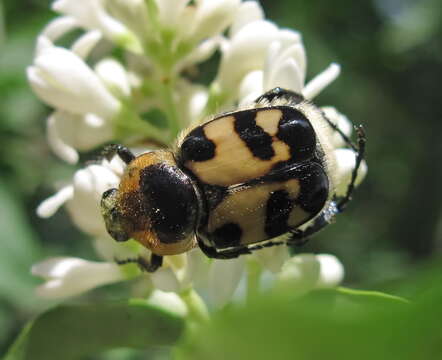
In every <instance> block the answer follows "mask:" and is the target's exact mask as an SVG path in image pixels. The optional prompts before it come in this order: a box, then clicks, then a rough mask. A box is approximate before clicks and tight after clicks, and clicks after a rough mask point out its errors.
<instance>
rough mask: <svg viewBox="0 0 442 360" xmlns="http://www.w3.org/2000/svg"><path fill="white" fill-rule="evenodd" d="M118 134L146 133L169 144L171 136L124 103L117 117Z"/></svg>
mask: <svg viewBox="0 0 442 360" xmlns="http://www.w3.org/2000/svg"><path fill="white" fill-rule="evenodd" d="M115 125H116V129H117V136H121V137H123V136H126V135H128V134H129V135H134V134H144V135H146V136H147V137H149V138H150V139H153V140H156V141H158V142H160V143H163V144H168V143H169V140H170V137H169V136H168V135H167V134H166V133H165V132H163V131H161V130H160V129H158V128H157V127H156V126H154V125H152V124H149V123H148V122H147V121H144V120H143V119H142V118H140V117H139V116H138V114H137V113H136V112H135V111H133V110H132V109H131V107H130V106H128V105H122V107H121V110H120V113H119V114H118V116H117V117H116V119H115Z"/></svg>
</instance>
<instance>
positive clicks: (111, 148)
mask: <svg viewBox="0 0 442 360" xmlns="http://www.w3.org/2000/svg"><path fill="white" fill-rule="evenodd" d="M101 154H102V156H103V157H104V158H106V159H107V160H109V161H110V160H111V159H112V157H113V156H114V155H115V154H117V155H118V156H119V157H120V159H121V160H123V161H124V162H125V163H126V164H129V163H130V162H131V161H132V160H133V159H135V155H134V154H133V153H132V151H130V150H129V149H128V148H127V147H125V146H123V145H120V144H110V145H107V146H105V147H104V149H103V151H102V153H101Z"/></svg>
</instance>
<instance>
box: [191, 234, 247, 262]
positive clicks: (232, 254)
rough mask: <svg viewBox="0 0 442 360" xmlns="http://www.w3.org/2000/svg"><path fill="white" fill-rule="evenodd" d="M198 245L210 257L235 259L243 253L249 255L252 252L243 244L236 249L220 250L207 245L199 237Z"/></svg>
mask: <svg viewBox="0 0 442 360" xmlns="http://www.w3.org/2000/svg"><path fill="white" fill-rule="evenodd" d="M197 240H198V245H199V247H200V249H201V251H202V252H203V253H204V254H205V255H206V256H207V257H209V258H212V259H235V258H237V257H239V256H241V255H247V254H250V253H251V251H250V250H249V249H248V248H247V247H245V246H242V247H240V248H237V249H234V250H227V251H224V252H218V251H216V249H215V248H213V247H210V246H207V245H206V244H204V242H203V241H202V240H201V239H200V238H199V237H198V238H197Z"/></svg>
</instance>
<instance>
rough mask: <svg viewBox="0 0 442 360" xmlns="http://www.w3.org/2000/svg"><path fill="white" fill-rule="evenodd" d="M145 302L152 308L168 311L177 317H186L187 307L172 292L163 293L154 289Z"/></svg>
mask: <svg viewBox="0 0 442 360" xmlns="http://www.w3.org/2000/svg"><path fill="white" fill-rule="evenodd" d="M147 302H148V303H149V304H151V305H153V306H156V307H159V308H161V309H164V310H167V311H170V312H172V313H175V314H177V315H179V316H182V317H186V316H187V313H188V311H187V306H186V304H185V303H184V301H183V300H181V298H180V297H179V296H178V295H177V294H175V293H173V292H165V291H161V290H158V289H155V290H154V291H152V293H151V294H150V296H149V298H148V299H147Z"/></svg>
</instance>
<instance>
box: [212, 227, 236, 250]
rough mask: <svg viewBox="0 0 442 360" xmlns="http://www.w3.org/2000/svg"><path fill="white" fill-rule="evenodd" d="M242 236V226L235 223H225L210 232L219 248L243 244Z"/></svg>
mask: <svg viewBox="0 0 442 360" xmlns="http://www.w3.org/2000/svg"><path fill="white" fill-rule="evenodd" d="M241 236H242V230H241V227H240V226H239V225H238V224H235V223H227V224H224V225H222V226H220V227H219V228H217V229H216V230H215V231H214V232H213V233H212V234H210V237H211V238H212V239H213V243H214V244H215V247H216V248H217V249H225V248H229V247H235V246H239V245H240V244H241Z"/></svg>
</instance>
